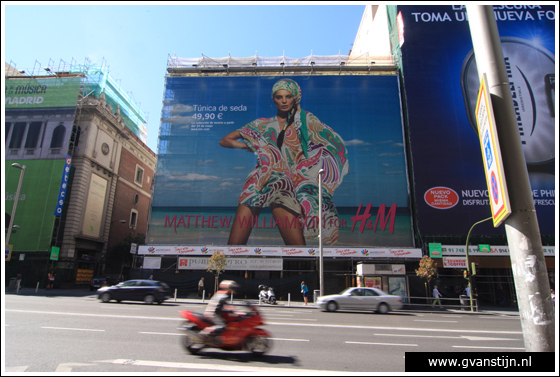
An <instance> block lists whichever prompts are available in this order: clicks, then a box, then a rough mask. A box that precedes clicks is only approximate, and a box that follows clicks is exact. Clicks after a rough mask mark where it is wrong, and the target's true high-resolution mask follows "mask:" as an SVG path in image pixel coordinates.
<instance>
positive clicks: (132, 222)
mask: <svg viewBox="0 0 560 377" xmlns="http://www.w3.org/2000/svg"><path fill="white" fill-rule="evenodd" d="M137 222H138V211H136V210H135V209H131V210H130V223H129V225H130V227H131V228H132V229H136V223H137Z"/></svg>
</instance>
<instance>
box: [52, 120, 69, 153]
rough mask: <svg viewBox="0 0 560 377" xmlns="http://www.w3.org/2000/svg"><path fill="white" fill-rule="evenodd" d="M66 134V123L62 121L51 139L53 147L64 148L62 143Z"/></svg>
mask: <svg viewBox="0 0 560 377" xmlns="http://www.w3.org/2000/svg"><path fill="white" fill-rule="evenodd" d="M65 134H66V127H64V124H62V123H60V124H59V125H58V126H57V127H56V128H55V129H54V131H53V134H52V139H51V149H52V148H62V143H63V142H64V135H65Z"/></svg>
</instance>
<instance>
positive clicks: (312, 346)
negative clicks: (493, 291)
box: [3, 295, 524, 375]
mask: <svg viewBox="0 0 560 377" xmlns="http://www.w3.org/2000/svg"><path fill="white" fill-rule="evenodd" d="M204 307H205V305H204V304H201V303H194V302H174V301H173V300H171V301H168V302H166V303H164V304H162V305H157V304H154V305H146V304H143V303H132V302H122V303H115V302H111V303H106V304H104V303H101V302H99V300H97V299H96V298H95V296H94V295H86V296H83V297H65V296H52V297H45V296H32V295H31V296H24V295H6V296H5V311H4V315H3V319H4V322H5V325H4V326H5V327H4V334H5V346H4V348H3V351H4V354H5V355H4V360H5V366H6V369H5V372H28V373H32V372H84V373H99V372H107V373H145V372H183V373H197V374H200V373H223V372H256V373H259V374H265V373H266V374H290V373H293V374H298V375H301V374H305V373H311V374H319V373H328V372H332V373H333V374H337V375H338V374H340V373H344V372H404V371H405V366H404V360H405V359H404V358H405V353H406V352H426V351H429V352H432V353H434V355H438V354H442V353H444V352H480V353H487V352H508V353H509V352H522V351H524V346H523V336H522V330H521V324H520V320H519V315H518V313H517V312H509V313H508V312H492V313H485V314H471V313H464V312H463V313H461V312H447V311H440V312H434V313H430V312H410V311H398V312H392V313H390V314H387V315H380V314H372V313H365V312H336V313H327V312H321V311H319V310H318V309H313V308H303V307H301V306H285V305H278V306H274V307H272V306H262V307H261V311H262V313H263V315H264V318H265V321H266V325H265V328H266V329H267V330H268V331H270V332H271V333H272V335H273V343H274V346H273V348H272V350H271V351H270V352H269V353H268V354H267V355H264V356H262V357H254V356H252V355H250V354H248V353H246V352H244V351H236V352H227V351H221V350H218V349H212V348H209V349H204V350H203V351H202V352H201V353H200V354H198V355H190V354H188V353H187V352H186V351H185V350H184V349H183V348H182V346H181V345H180V336H181V335H180V332H179V330H178V328H179V327H180V325H181V323H182V321H183V320H182V318H181V317H180V316H179V313H178V311H179V310H185V309H187V310H194V311H198V312H202V311H203V310H204Z"/></svg>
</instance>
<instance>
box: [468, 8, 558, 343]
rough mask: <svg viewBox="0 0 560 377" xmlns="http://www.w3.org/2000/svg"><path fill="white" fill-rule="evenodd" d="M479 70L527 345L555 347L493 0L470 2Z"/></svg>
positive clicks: (548, 296)
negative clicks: (497, 153) (505, 194)
mask: <svg viewBox="0 0 560 377" xmlns="http://www.w3.org/2000/svg"><path fill="white" fill-rule="evenodd" d="M466 8H467V13H468V19H469V28H470V32H471V37H472V41H473V47H474V53H475V57H476V64H477V69H478V72H479V75H480V76H482V75H483V74H484V73H486V75H487V78H488V84H489V92H490V95H491V99H492V106H493V108H494V115H495V117H496V128H497V130H498V138H499V142H500V145H502V146H503V148H502V150H501V151H502V159H503V164H504V171H505V177H506V182H507V186H508V187H511V188H514V189H513V190H512V191H511V192H510V193H509V199H510V202H511V211H512V213H511V215H509V217H508V218H507V219H506V220H505V221H504V224H505V230H506V235H507V240H508V245H509V247H510V250H511V255H510V258H511V266H512V269H513V276H514V281H515V288H516V292H517V302H518V305H519V313H520V319H521V326H522V328H523V341H524V344H525V351H528V352H554V349H555V339H554V329H555V319H554V315H553V307H552V299H551V294H550V284H549V282H548V274H547V270H546V264H545V261H544V254H543V250H542V242H541V237H540V231H539V226H538V222H537V214H536V212H535V205H534V202H533V196H532V193H531V185H530V182H529V176H528V173H527V165H526V162H525V158H524V155H523V150H522V148H521V140H520V137H519V131H518V130H517V122H516V118H515V112H514V109H513V102H512V97H511V92H510V84H509V80H508V77H507V73H506V68H505V64H504V57H503V53H502V49H501V44H500V36H499V34H498V27H497V24H496V20H495V18H494V10H493V7H492V6H491V5H467V6H466Z"/></svg>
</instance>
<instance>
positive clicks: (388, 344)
mask: <svg viewBox="0 0 560 377" xmlns="http://www.w3.org/2000/svg"><path fill="white" fill-rule="evenodd" d="M344 343H347V344H368V345H375V346H403V347H418V344H406V343H370V342H344Z"/></svg>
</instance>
